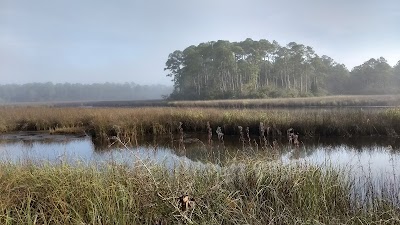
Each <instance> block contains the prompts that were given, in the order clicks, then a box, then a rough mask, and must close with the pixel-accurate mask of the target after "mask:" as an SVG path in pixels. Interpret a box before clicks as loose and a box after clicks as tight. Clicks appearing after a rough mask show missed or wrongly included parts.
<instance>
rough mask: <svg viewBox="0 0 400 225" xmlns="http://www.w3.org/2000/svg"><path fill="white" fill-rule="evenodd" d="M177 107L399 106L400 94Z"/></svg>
mask: <svg viewBox="0 0 400 225" xmlns="http://www.w3.org/2000/svg"><path fill="white" fill-rule="evenodd" d="M168 104H169V105H170V106H177V107H223V108H258V107H309V106H314V107H339V106H398V105H400V95H339V96H324V97H307V98H272V99H230V100H208V101H172V102H168Z"/></svg>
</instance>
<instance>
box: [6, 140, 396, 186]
mask: <svg viewBox="0 0 400 225" xmlns="http://www.w3.org/2000/svg"><path fill="white" fill-rule="evenodd" d="M254 140H255V142H257V138H256V137H255V138H254ZM254 140H253V141H254ZM253 141H252V142H251V144H249V143H243V142H241V141H240V140H239V139H238V137H225V141H224V143H221V142H219V141H218V140H213V143H211V144H209V143H208V141H207V137H205V136H201V135H200V136H199V135H189V136H188V137H185V142H184V143H183V145H179V143H178V141H177V139H175V140H171V139H168V138H165V139H162V138H158V139H153V140H142V141H141V142H139V144H138V145H137V146H134V147H130V148H129V149H126V148H124V147H123V146H117V145H116V144H115V145H111V146H110V143H109V144H108V145H97V144H94V143H93V142H92V140H91V139H90V138H89V137H74V136H65V135H48V134H45V133H37V132H36V133H14V134H3V135H0V160H1V161H7V162H15V163H18V162H35V163H43V162H44V163H60V162H67V163H70V164H75V163H81V164H82V163H84V164H91V163H107V162H118V163H126V164H130V163H132V162H135V161H137V160H138V158H140V159H141V160H147V161H151V162H154V163H159V164H162V165H165V166H167V167H173V166H174V165H181V164H185V165H193V166H201V165H205V164H207V163H223V162H224V161H225V160H226V159H229V158H233V157H244V156H246V157H247V156H249V157H251V156H259V155H260V154H263V153H265V154H270V153H274V154H272V155H275V157H274V158H273V160H276V161H279V162H282V163H285V164H288V163H293V162H299V163H303V162H307V163H311V164H315V165H321V166H327V165H328V166H331V167H334V168H343V167H344V168H347V169H350V171H351V173H353V175H354V176H355V177H369V178H373V180H375V182H377V183H381V182H382V180H380V178H383V177H384V178H385V182H386V181H388V180H389V181H391V182H396V180H399V179H400V140H399V139H397V138H382V137H366V138H353V139H344V138H328V139H303V140H301V142H302V144H301V145H300V147H294V146H290V145H288V144H287V141H286V140H284V139H281V140H278V141H277V142H278V145H277V146H276V148H275V149H272V148H271V146H268V148H267V149H262V147H261V146H262V144H257V145H256V144H255V142H253ZM270 155H271V154H270Z"/></svg>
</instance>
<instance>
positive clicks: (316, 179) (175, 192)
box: [0, 159, 400, 224]
mask: <svg viewBox="0 0 400 225" xmlns="http://www.w3.org/2000/svg"><path fill="white" fill-rule="evenodd" d="M143 165H144V164H136V165H134V166H132V167H130V166H129V167H128V166H123V165H117V164H109V165H103V166H99V165H93V166H83V165H81V166H69V165H66V164H60V165H58V166H54V165H34V164H22V165H17V164H8V163H1V164H0V188H1V190H2V191H1V192H0V223H1V224H373V223H376V224H382V223H386V222H387V223H391V224H396V223H400V219H399V215H400V214H399V213H400V211H399V208H397V206H396V205H394V204H392V203H391V202H388V201H387V202H383V201H381V200H378V199H373V203H374V207H365V206H361V207H360V206H359V204H357V202H356V201H357V199H352V198H351V197H350V196H351V195H350V192H351V189H352V182H348V181H346V179H345V176H346V175H345V173H344V171H342V172H336V171H335V170H332V169H327V170H326V169H322V168H320V167H315V166H310V165H283V164H280V163H272V162H269V163H268V162H265V161H260V160H258V161H251V160H249V159H247V160H241V161H235V162H231V163H230V164H228V165H227V166H226V167H216V166H206V167H202V168H187V167H181V166H177V167H176V168H174V169H172V170H169V169H166V168H165V167H162V166H157V165H154V164H146V168H145V167H144V166H143ZM392 191H394V192H398V190H392ZM185 194H187V195H189V196H190V198H193V200H194V202H195V204H192V205H191V206H192V207H190V208H186V209H185V208H184V209H182V206H181V205H180V203H179V200H178V199H179V197H181V196H183V195H185ZM396 194H398V193H396ZM193 205H194V207H193Z"/></svg>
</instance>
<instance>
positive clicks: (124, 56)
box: [0, 0, 400, 85]
mask: <svg viewBox="0 0 400 225" xmlns="http://www.w3.org/2000/svg"><path fill="white" fill-rule="evenodd" d="M399 5H400V4H398V2H397V1H396V0H384V1H373V0H355V1H350V2H349V1H344V0H339V1H311V0H304V1H290V0H284V1H279V2H277V1H261V0H251V1H238V0H233V1H228V0H221V1H211V0H206V1H201V2H198V1H181V0H172V1H154V0H153V1H130V0H120V1H105V0H87V1H78V0H71V1H53V0H37V1H23V0H0V27H1V29H0V83H1V84H11V83H16V84H25V83H32V82H53V83H65V82H69V83H84V84H91V83H105V82H114V83H124V82H129V83H130V82H135V83H137V84H141V85H143V84H165V85H172V82H171V78H169V77H166V76H165V75H166V74H167V73H166V72H164V67H165V62H166V60H167V58H168V54H169V53H171V52H173V51H174V50H183V49H184V48H186V47H188V46H190V45H197V44H199V43H201V42H207V41H217V40H228V41H242V40H245V39H246V38H252V39H254V40H258V39H263V38H265V39H268V40H276V41H278V42H279V43H281V44H283V45H285V44H287V43H289V42H292V41H294V42H298V43H302V44H304V45H309V46H312V47H313V48H314V50H315V51H316V52H318V53H319V54H320V55H329V56H330V57H332V58H333V59H334V60H335V61H337V62H339V63H343V64H345V65H346V67H347V68H349V69H350V70H351V69H352V68H353V67H354V66H357V65H361V64H362V63H363V62H365V61H367V60H368V59H370V58H378V57H381V56H382V57H384V58H385V59H386V60H387V61H388V63H389V64H390V65H391V66H394V65H395V64H396V62H397V61H398V60H399V59H400V51H399V49H400V42H399V41H398V37H399V36H400V33H399V32H400V30H399V29H397V28H398V27H400V15H399V13H398V12H399V11H400V6H399Z"/></svg>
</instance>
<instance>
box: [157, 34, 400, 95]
mask: <svg viewBox="0 0 400 225" xmlns="http://www.w3.org/2000/svg"><path fill="white" fill-rule="evenodd" d="M164 70H167V71H168V72H169V73H168V75H167V76H170V77H172V80H173V82H174V90H173V92H172V94H171V95H170V98H171V99H225V98H264V97H297V96H302V97H306V96H319V95H331V94H390V93H399V88H397V87H398V85H399V84H400V61H399V63H397V65H396V66H394V67H391V66H390V65H389V64H388V63H387V61H386V60H385V59H384V58H383V57H381V58H378V59H373V58H372V59H370V60H368V61H366V62H365V63H363V64H362V65H360V66H356V67H355V68H353V69H352V70H351V71H349V70H348V69H347V68H346V66H345V65H343V64H340V63H338V62H335V61H334V60H333V59H332V58H330V57H329V56H326V55H323V56H319V55H318V54H316V53H315V51H314V50H313V49H312V47H310V46H305V45H302V44H298V43H295V42H290V43H289V44H287V45H286V46H281V45H280V44H279V43H278V42H276V41H273V42H270V41H268V40H265V39H261V40H259V41H254V40H252V39H250V38H248V39H246V40H244V41H241V42H229V41H223V40H219V41H210V42H206V43H200V44H199V45H197V46H194V45H192V46H189V47H187V48H186V49H184V50H183V51H181V50H176V51H174V52H173V53H171V54H169V56H168V60H167V62H166V67H165V69H164Z"/></svg>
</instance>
